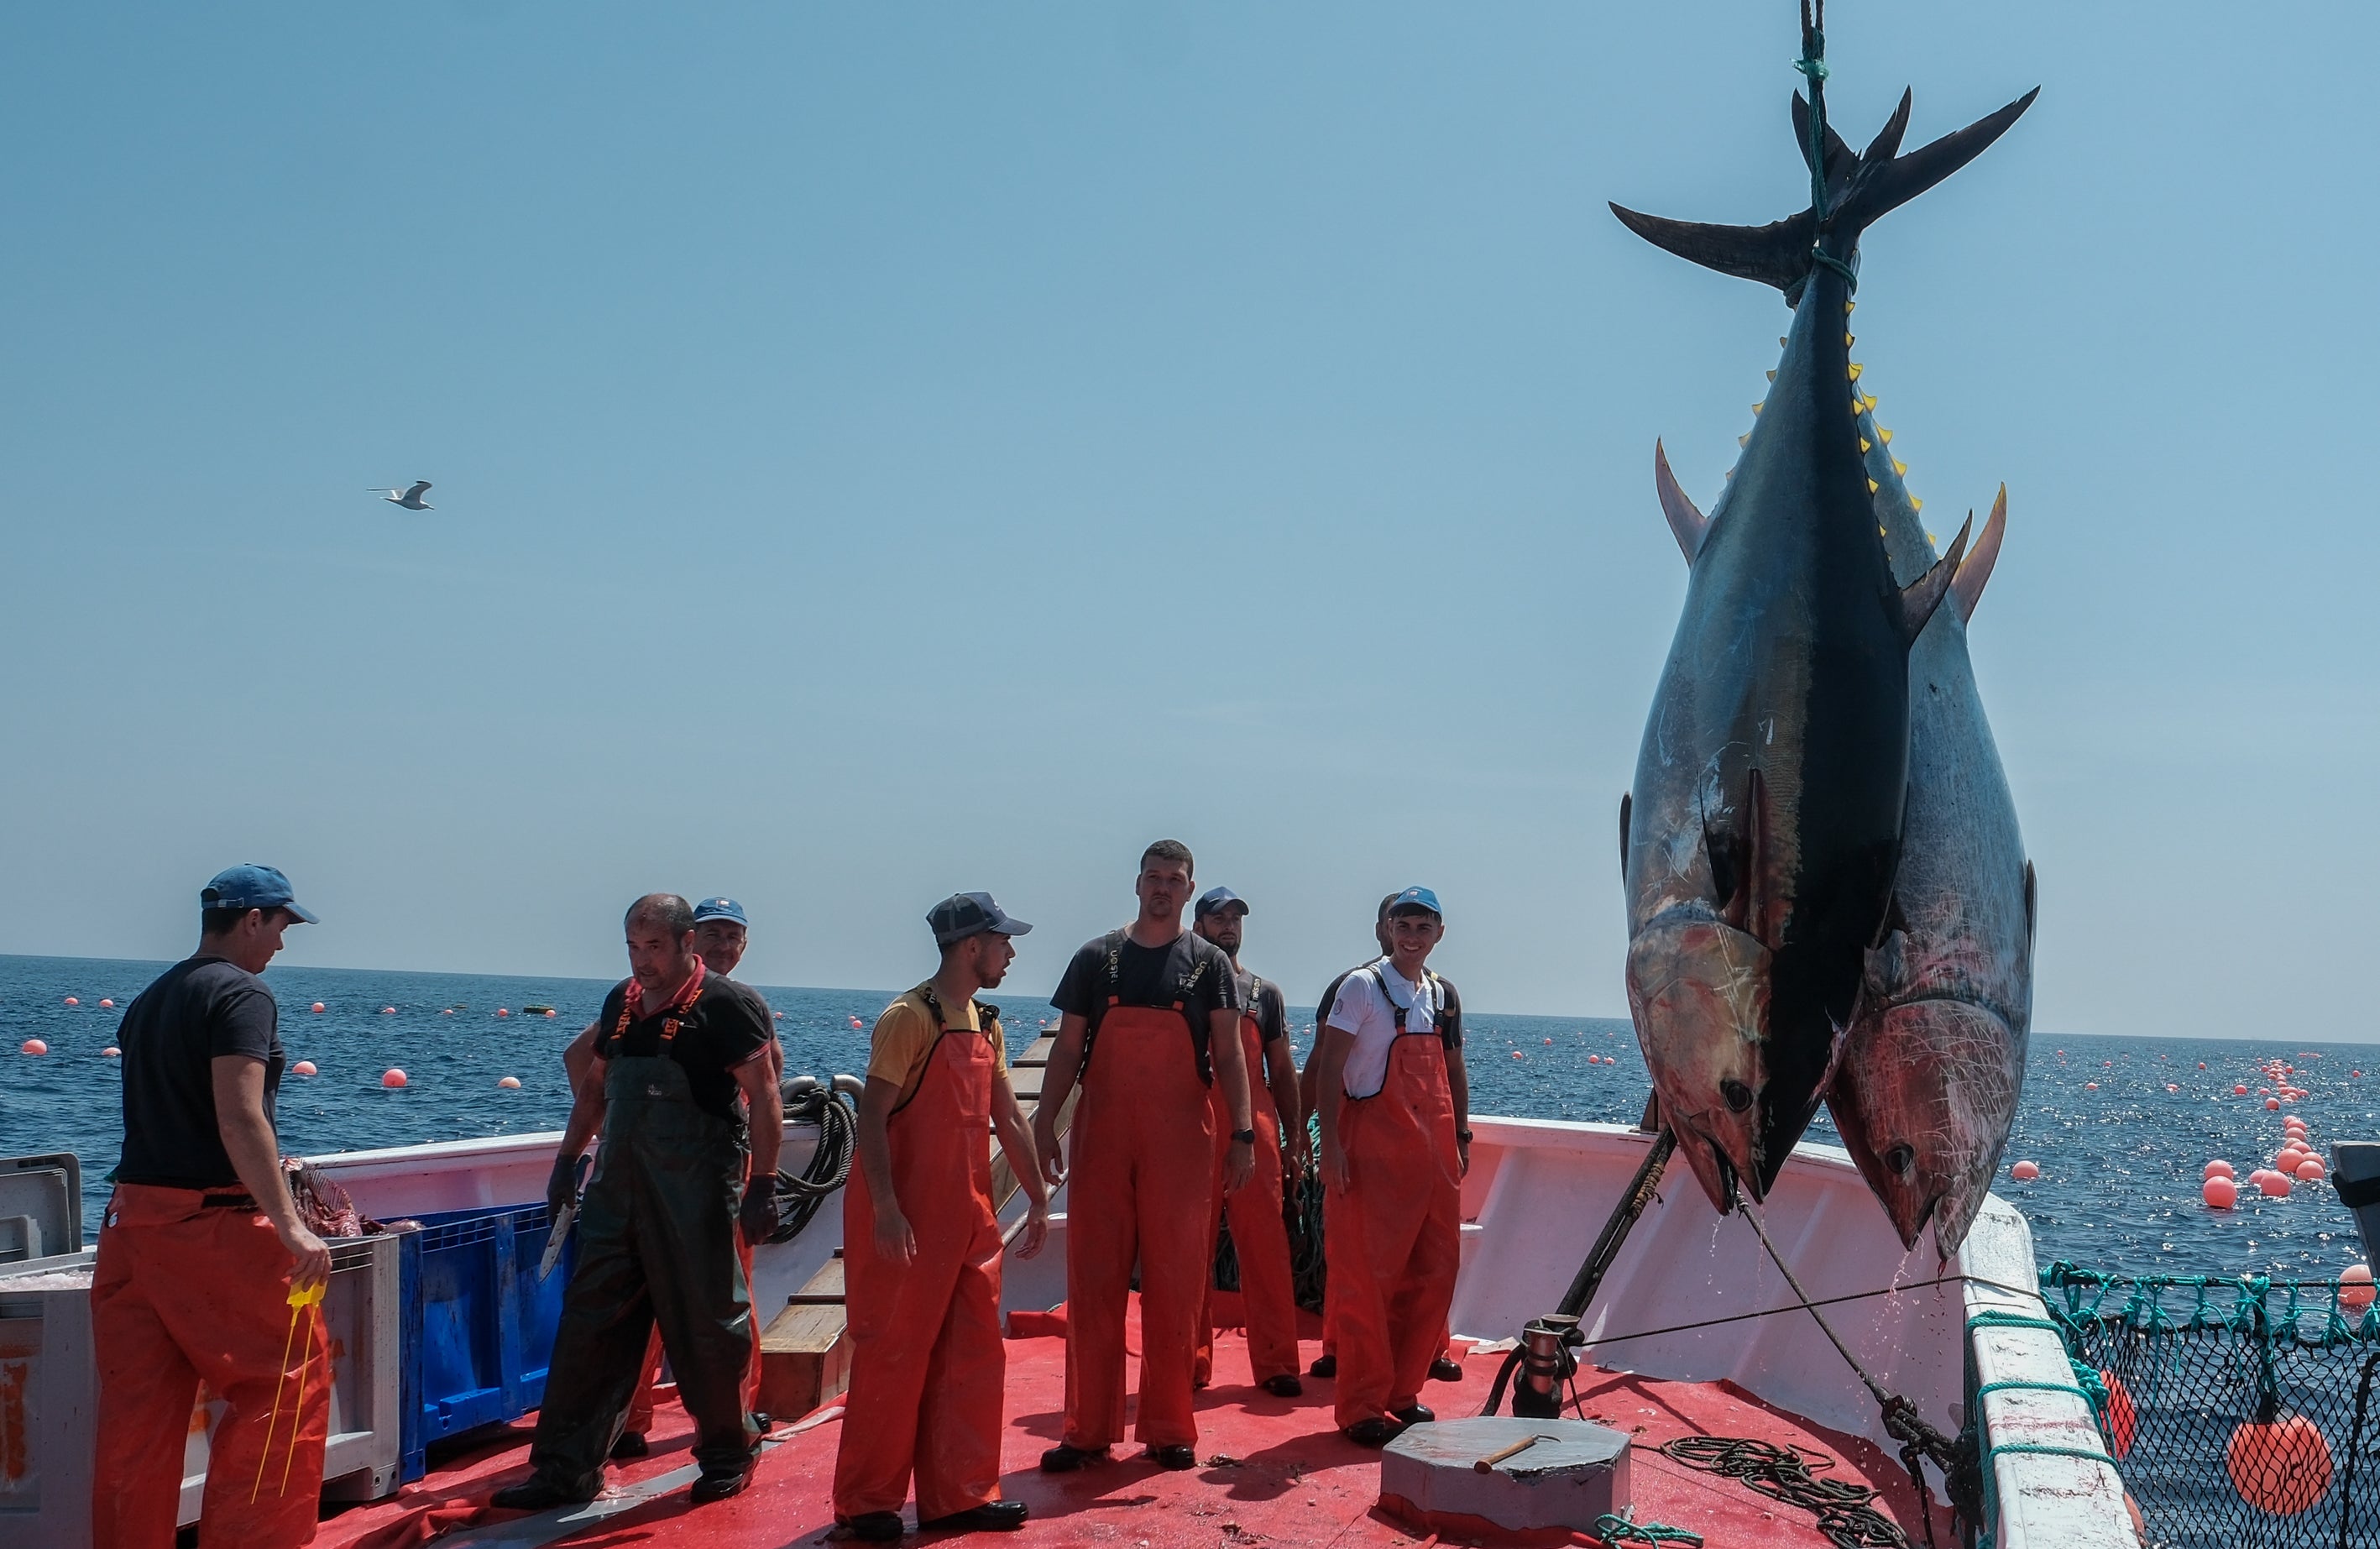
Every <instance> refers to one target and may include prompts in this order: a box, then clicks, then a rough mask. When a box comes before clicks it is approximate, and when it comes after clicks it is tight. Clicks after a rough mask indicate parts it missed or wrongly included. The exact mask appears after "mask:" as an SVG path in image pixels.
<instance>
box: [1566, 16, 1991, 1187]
mask: <svg viewBox="0 0 2380 1549" xmlns="http://www.w3.org/2000/svg"><path fill="white" fill-rule="evenodd" d="M1804 42H1805V47H1804V55H1805V57H1804V62H1803V68H1804V73H1805V74H1808V75H1809V76H1810V78H1811V82H1812V92H1811V98H1812V100H1811V103H1809V104H1805V103H1803V100H1802V99H1801V97H1800V96H1799V95H1798V94H1797V95H1796V96H1795V98H1794V102H1793V106H1794V122H1795V128H1796V129H1797V131H1799V135H1800V139H1801V142H1802V145H1803V155H1804V159H1805V160H1806V161H1807V162H1808V164H1809V165H1810V169H1811V204H1810V208H1809V209H1807V210H1804V211H1803V212H1802V213H1799V214H1796V215H1793V216H1791V217H1790V218H1788V219H1786V220H1782V221H1778V222H1775V223H1773V224H1771V225H1769V226H1702V225H1694V224H1690V223H1686V222H1680V221H1671V220H1665V219H1662V218H1660V217H1658V216H1652V215H1643V214H1638V213H1635V212H1633V211H1630V210H1624V209H1621V207H1620V206H1618V205H1616V204H1615V205H1614V206H1612V210H1613V213H1615V214H1617V215H1618V216H1619V217H1620V219H1621V221H1622V222H1623V223H1625V224H1626V225H1627V226H1628V227H1629V228H1630V229H1631V230H1633V231H1634V232H1636V233H1637V234H1638V235H1640V236H1642V237H1644V238H1645V239H1646V240H1648V241H1650V242H1652V243H1654V244H1655V245H1656V246H1658V247H1660V248H1663V249H1665V250H1669V251H1670V252H1673V253H1676V254H1677V255H1679V256H1680V257H1682V258H1686V259H1689V260H1692V261H1693V262H1697V263H1700V264H1703V265H1705V266H1706V267H1709V268H1713V269H1717V270H1719V271H1720V272H1722V273H1725V274H1735V275H1739V276H1741V277H1743V278H1746V279H1754V280H1759V281H1762V282H1764V283H1766V284H1769V285H1773V286H1776V287H1778V288H1779V290H1781V291H1783V292H1784V294H1785V299H1786V303H1787V304H1788V305H1789V306H1791V307H1792V308H1793V309H1794V318H1793V323H1792V326H1791V330H1790V331H1789V334H1788V336H1787V338H1786V342H1785V351H1784V357H1783V359H1782V360H1780V361H1779V364H1778V368H1777V371H1776V373H1775V378H1774V383H1773V385H1772V386H1771V388H1770V390H1769V393H1768V396H1767V399H1766V400H1765V402H1764V403H1762V404H1761V405H1759V406H1757V416H1758V417H1757V419H1756V420H1755V423H1754V428H1753V431H1752V433H1751V435H1750V436H1749V437H1748V438H1747V439H1746V443H1745V446H1744V451H1743V457H1741V458H1740V459H1739V460H1738V462H1737V464H1736V468H1735V470H1734V472H1733V475H1732V477H1731V479H1730V483H1729V487H1728V489H1727V491H1726V493H1725V494H1723V495H1722V496H1721V497H1720V499H1719V500H1718V502H1717V503H1716V504H1715V505H1714V506H1713V507H1712V510H1711V513H1710V516H1709V518H1708V519H1707V520H1706V519H1705V518H1703V517H1702V516H1701V515H1700V513H1698V512H1696V511H1695V510H1694V507H1693V506H1692V505H1691V504H1689V503H1687V502H1685V501H1684V500H1683V499H1682V496H1681V497H1679V498H1677V499H1675V500H1670V499H1666V498H1665V501H1664V505H1665V509H1666V511H1667V514H1668V516H1669V518H1670V524H1671V526H1672V528H1673V529H1674V530H1675V531H1676V532H1677V534H1678V539H1679V543H1680V545H1681V546H1682V548H1683V549H1684V550H1685V552H1686V557H1687V560H1688V563H1689V566H1690V567H1691V568H1690V571H1689V577H1688V580H1687V586H1686V601H1685V606H1684V610H1683V612H1682V616H1680V618H1679V621H1678V631H1677V635H1676V637H1675V639H1674V640H1672V641H1671V644H1670V655H1669V660H1668V662H1667V664H1666V665H1664V666H1663V668H1662V673H1661V679H1660V683H1659V686H1658V689H1656V691H1655V694H1654V699H1653V705H1652V710H1651V714H1649V715H1648V716H1647V718H1646V722H1645V740H1644V744H1643V747H1642V748H1641V749H1640V750H1639V752H1638V754H1637V763H1636V777H1635V784H1634V787H1633V789H1632V791H1631V792H1630V794H1629V796H1628V798H1627V799H1623V800H1622V802H1621V839H1622V845H1623V868H1624V876H1625V884H1626V892H1627V899H1628V921H1629V947H1628V962H1627V985H1628V1002H1629V1009H1630V1012H1631V1014H1632V1016H1633V1018H1634V1020H1635V1025H1636V1035H1637V1039H1638V1041H1639V1042H1640V1043H1642V1045H1643V1047H1644V1052H1645V1063H1646V1065H1647V1067H1649V1068H1650V1069H1651V1072H1652V1076H1653V1083H1654V1089H1655V1091H1656V1092H1657V1094H1658V1097H1659V1099H1660V1104H1661V1112H1662V1116H1663V1119H1664V1121H1665V1122H1666V1123H1667V1124H1668V1125H1669V1127H1670V1129H1671V1131H1672V1132H1673V1133H1674V1134H1675V1135H1676V1137H1677V1140H1678V1143H1679V1147H1680V1149H1681V1150H1682V1151H1683V1152H1684V1153H1685V1155H1686V1159H1687V1161H1688V1163H1689V1164H1690V1165H1692V1166H1693V1168H1694V1174H1695V1176H1696V1177H1697V1178H1698V1179H1699V1180H1700V1181H1701V1183H1702V1185H1703V1188H1704V1189H1705V1190H1706V1192H1707V1193H1708V1194H1709V1196H1710V1198H1711V1201H1712V1202H1713V1203H1714V1204H1715V1205H1717V1206H1718V1208H1719V1209H1721V1210H1723V1211H1724V1210H1727V1209H1729V1208H1731V1206H1732V1204H1733V1202H1734V1194H1735V1188H1736V1186H1737V1185H1739V1184H1740V1185H1742V1186H1743V1187H1745V1188H1747V1189H1749V1190H1750V1191H1751V1193H1752V1195H1753V1196H1754V1198H1755V1199H1757V1198H1760V1197H1762V1196H1763V1195H1765V1193H1766V1192H1767V1188H1768V1186H1769V1185H1770V1184H1771V1183H1773V1182H1774V1181H1775V1179H1776V1177H1777V1173H1778V1170H1779V1168H1781V1167H1782V1166H1783V1165H1784V1163H1785V1159H1786V1156H1787V1155H1788V1154H1789V1153H1791V1150H1792V1147H1793V1143H1794V1142H1795V1141H1796V1140H1799V1139H1800V1138H1801V1135H1802V1132H1803V1129H1804V1128H1806V1127H1807V1125H1808V1124H1809V1121H1810V1118H1811V1116H1813V1115H1814V1114H1815V1112H1816V1110H1817V1105H1818V1103H1819V1101H1820V1099H1821V1097H1822V1096H1823V1094H1824V1092H1825V1089H1826V1086H1827V1082H1828V1079H1829V1077H1830V1076H1831V1075H1832V1073H1833V1070H1834V1067H1835V1063H1836V1060H1837V1058H1838V1056H1839V1055H1840V1052H1841V1048H1842V1040H1843V1035H1844V1034H1845V1032H1846V1031H1848V1030H1849V1029H1850V1028H1851V1026H1852V1021H1853V1018H1854V1017H1855V1015H1856V1014H1857V1013H1858V1011H1859V1009H1860V998H1861V989H1862V985H1863V982H1864V973H1865V969H1866V967H1867V961H1868V953H1869V950H1870V948H1871V947H1874V946H1876V944H1877V943H1878V941H1879V939H1880V938H1881V937H1882V935H1883V926H1884V923H1885V919H1886V913H1887V909H1888V904H1889V901H1890V897H1891V891H1892V883H1893V877H1894V872H1895V870H1896V867H1897V866H1898V864H1899V861H1900V847H1901V824H1902V807H1903V800H1904V795H1905V792H1906V789H1907V784H1908V775H1909V736H1910V722H1909V677H1910V664H1909V656H1910V651H1911V648H1912V646H1913V644H1914V643H1915V642H1916V641H1917V640H1918V639H1919V638H1920V636H1921V635H1922V634H1923V632H1924V631H1925V627H1926V625H1927V624H1928V623H1929V622H1930V621H1931V619H1932V617H1933V616H1934V611H1935V608H1936V606H1937V604H1939V603H1940V602H1941V601H1942V599H1943V597H1944V595H1945V593H1946V592H1948V591H1949V586H1950V582H1951V579H1952V578H1953V577H1954V576H1955V575H1956V573H1957V571H1958V567H1959V561H1960V559H1961V556H1962V555H1963V554H1964V553H1965V548H1966V541H1967V533H1966V531H1964V530H1963V529H1962V530H1961V532H1960V534H1959V536H1958V538H1957V540H1956V541H1955V542H1953V543H1952V544H1951V545H1950V548H1949V552H1948V554H1947V555H1945V556H1944V557H1943V558H1942V559H1941V560H1940V561H1939V562H1937V563H1936V564H1935V565H1933V566H1932V567H1929V568H1928V569H1926V570H1925V572H1924V573H1923V574H1922V575H1920V576H1918V577H1916V578H1915V579H1913V581H1911V582H1910V583H1908V584H1907V585H1906V586H1904V585H1902V584H1900V581H1899V580H1898V579H1897V578H1896V577H1895V575H1894V571H1893V566H1892V557H1891V555H1889V554H1888V550H1887V546H1886V543H1885V539H1884V536H1883V535H1882V534H1881V533H1880V532H1879V531H1878V525H1879V521H1878V514H1877V511H1876V505H1875V500H1874V495H1875V493H1876V492H1875V490H1874V489H1872V488H1871V486H1870V483H1869V476H1868V470H1867V466H1866V451H1865V449H1864V447H1863V440H1864V437H1863V435H1862V425H1863V414H1864V408H1865V403H1864V397H1863V396H1862V394H1861V392H1860V389H1859V386H1858V383H1857V373H1856V372H1855V371H1854V370H1853V369H1852V363H1851V355H1850V350H1851V345H1852V335H1851V331H1850V321H1851V313H1852V290H1853V289H1854V288H1855V286H1856V275H1857V265H1858V262H1859V240H1860V237H1861V235H1862V233H1863V232H1864V231H1865V230H1866V228H1867V227H1868V226H1871V225H1872V224H1874V223H1875V222H1876V220H1878V219H1879V218H1881V217H1882V216H1883V215H1884V214H1886V213H1888V212H1889V211H1891V210H1894V209H1896V208H1898V207H1899V206H1900V205H1902V204H1904V203H1907V202H1908V201H1911V200H1913V199H1914V198H1916V197H1917V196H1918V195H1919V194H1921V193H1924V192H1925V190H1926V189H1930V188H1932V187H1933V186H1934V185H1935V184H1937V183H1938V182H1940V181H1942V179H1944V178H1945V177H1949V176H1950V174H1952V173H1953V172H1956V171H1957V170H1958V169H1959V168H1960V167H1961V166H1964V165H1966V164H1967V163H1968V162H1970V161H1972V160H1973V159H1974V157H1975V156H1976V155H1978V154H1979V153H1981V152H1983V151H1984V149H1985V147H1987V146H1989V145H1990V144H1991V143H1992V141H1993V140H1997V139H1998V138H1999V136H2000V135H2001V133H2002V132H2004V131H2005V130H2006V129H2007V128H2008V127H2009V126H2010V124H2012V123H2014V122H2015V121H2016V119H2017V117H2018V116H2020V115H2021V114H2022V113H2023V112H2024V110H2025V109H2026V108H2027V107H2028V106H2030V105H2031V104H2032V102H2033V97H2034V93H2030V92H2028V93H2027V94H2026V95H2025V96H2023V97H2022V98H2020V99H2019V100H2018V101H2016V102H2014V103H2011V104H2009V105H2008V106H2007V107H2004V108H2002V109H2001V110H2000V111H1999V112H1998V113H1995V114H1993V115H1992V116H1989V117H1987V118H1985V119H1983V120H1981V121H1980V122H1978V123H1976V124H1973V125H1971V126H1970V127H1968V128H1964V129H1961V130H1960V131H1958V132H1957V133H1955V134H1951V135H1948V136H1945V137H1944V138H1943V139H1941V140H1936V141H1934V142H1933V143H1931V144H1929V145H1926V146H1924V147H1922V148H1920V149H1918V150H1916V151H1913V152H1910V153H1909V154H1907V155H1901V154H1900V153H1899V152H1900V140H1901V136H1902V133H1903V132H1904V130H1905V129H1906V128H1907V127H1908V122H1909V108H1910V99H1909V96H1908V94H1907V93H1905V92H1904V93H1903V94H1902V96H1901V100H1900V106H1899V107H1898V109H1897V110H1896V111H1895V112H1894V113H1893V115H1892V117H1891V119H1890V120H1889V121H1888V123H1887V124H1886V125H1885V127H1884V129H1883V131H1882V132H1881V133H1879V134H1878V135H1877V136H1876V140H1875V142H1874V143H1873V144H1871V145H1869V147H1868V148H1867V149H1866V150H1865V151H1864V152H1859V153H1857V154H1854V153H1853V152H1852V151H1851V149H1850V148H1849V147H1848V146H1847V145H1845V144H1844V143H1843V141H1842V140H1840V138H1838V137H1837V136H1836V135H1835V134H1834V133H1833V132H1832V131H1831V130H1829V129H1828V128H1827V127H1826V122H1825V98H1824V96H1823V87H1822V81H1823V78H1824V74H1825V70H1824V67H1823V65H1821V64H1818V63H1817V62H1816V61H1817V58H1818V56H1819V55H1820V53H1821V52H1822V48H1823V44H1822V43H1818V44H1817V46H1815V47H1814V46H1810V45H1811V44H1812V42H1813V40H1812V39H1810V38H1809V37H1808V36H1807V35H1806V34H1805V40H1804ZM1673 490H1674V484H1670V483H1668V482H1666V481H1665V491H1664V493H1665V496H1666V495H1667V494H1669V493H1670V491H1673Z"/></svg>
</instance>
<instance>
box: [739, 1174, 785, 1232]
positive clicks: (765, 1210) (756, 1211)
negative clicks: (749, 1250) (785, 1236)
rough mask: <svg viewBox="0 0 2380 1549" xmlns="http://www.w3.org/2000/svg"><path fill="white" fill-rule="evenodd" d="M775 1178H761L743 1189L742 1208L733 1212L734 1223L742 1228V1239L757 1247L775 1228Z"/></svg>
mask: <svg viewBox="0 0 2380 1549" xmlns="http://www.w3.org/2000/svg"><path fill="white" fill-rule="evenodd" d="M776 1182H777V1180H776V1179H774V1178H766V1179H762V1180H760V1181H759V1182H757V1183H754V1184H752V1185H750V1186H749V1187H747V1188H746V1189H745V1190H744V1208H743V1209H741V1210H739V1211H737V1212H736V1213H735V1225H736V1226H740V1227H742V1228H743V1230H744V1240H745V1241H746V1242H747V1243H749V1244H751V1245H752V1246H753V1247H755V1248H757V1247H759V1245H760V1244H762V1243H764V1242H766V1241H768V1240H769V1237H770V1234H771V1233H772V1232H774V1231H775V1230H776V1229H777V1187H776Z"/></svg>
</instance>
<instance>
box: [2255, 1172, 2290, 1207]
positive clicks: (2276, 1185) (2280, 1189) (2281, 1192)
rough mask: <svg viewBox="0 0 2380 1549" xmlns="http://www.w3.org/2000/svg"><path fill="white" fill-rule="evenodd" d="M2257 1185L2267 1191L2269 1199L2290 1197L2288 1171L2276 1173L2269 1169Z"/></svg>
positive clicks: (2266, 1195) (2266, 1194)
mask: <svg viewBox="0 0 2380 1549" xmlns="http://www.w3.org/2000/svg"><path fill="white" fill-rule="evenodd" d="M2256 1187H2257V1188H2259V1189H2263V1190H2264V1191H2265V1197H2266V1198H2267V1199H2274V1200H2286V1199H2288V1198H2289V1188H2290V1185H2289V1175H2288V1174H2287V1173H2276V1172H2272V1171H2269V1170H2268V1171H2266V1173H2265V1176H2264V1177H2263V1178H2262V1179H2261V1180H2259V1181H2258V1183H2257V1184H2256Z"/></svg>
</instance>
